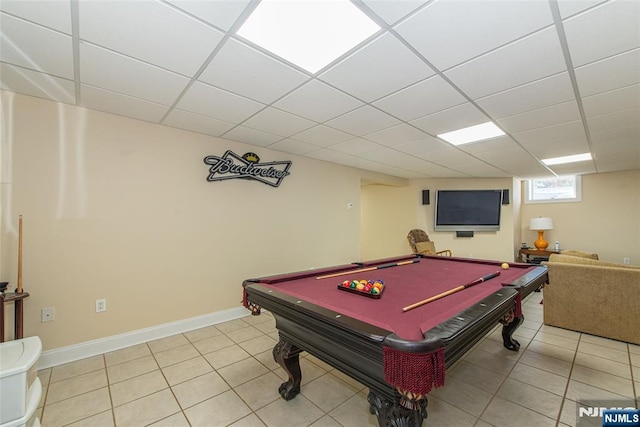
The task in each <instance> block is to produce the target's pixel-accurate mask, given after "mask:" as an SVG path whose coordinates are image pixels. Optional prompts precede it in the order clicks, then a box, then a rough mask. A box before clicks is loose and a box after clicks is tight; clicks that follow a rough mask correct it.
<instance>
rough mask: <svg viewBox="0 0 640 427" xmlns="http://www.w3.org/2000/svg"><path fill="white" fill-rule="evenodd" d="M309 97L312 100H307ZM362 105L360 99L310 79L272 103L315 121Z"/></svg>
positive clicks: (335, 115)
mask: <svg viewBox="0 0 640 427" xmlns="http://www.w3.org/2000/svg"><path fill="white" fill-rule="evenodd" d="M310 99H313V102H309V100H310ZM362 105H363V103H362V101H359V100H357V99H356V98H353V97H351V96H349V95H346V94H345V93H343V92H340V91H338V90H336V89H334V88H332V87H330V86H328V85H326V84H324V83H322V82H320V81H318V80H311V81H310V82H309V83H307V84H305V85H303V86H302V87H300V88H298V89H296V90H294V91H293V92H292V93H290V94H289V95H287V96H285V97H284V98H282V99H281V100H280V101H278V102H276V103H275V104H274V106H275V107H277V108H280V109H282V110H285V111H288V112H290V113H295V114H298V115H299V116H302V117H305V118H307V119H310V120H314V121H316V122H326V121H327V120H330V119H333V118H335V117H337V116H340V115H342V114H344V113H347V112H349V111H352V110H355V109H356V108H358V107H361V106H362Z"/></svg>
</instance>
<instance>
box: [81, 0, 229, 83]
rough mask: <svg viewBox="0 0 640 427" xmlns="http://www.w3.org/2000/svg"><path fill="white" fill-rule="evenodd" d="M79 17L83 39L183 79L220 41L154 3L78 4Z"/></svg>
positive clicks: (212, 32)
mask: <svg viewBox="0 0 640 427" xmlns="http://www.w3.org/2000/svg"><path fill="white" fill-rule="evenodd" d="M79 14H80V20H81V22H82V25H80V37H81V38H82V39H83V40H86V41H89V42H92V43H95V44H97V45H100V46H103V47H106V48H108V49H112V50H115V51H118V52H121V53H124V54H125V55H129V56H133V57H135V58H139V59H140V60H142V61H146V62H149V63H151V64H154V65H157V66H160V67H163V68H166V69H168V70H172V71H175V72H177V73H181V74H184V75H187V76H193V75H194V74H195V72H196V71H198V69H199V68H200V67H201V66H202V64H203V63H204V61H205V59H207V57H208V56H209V54H210V53H211V52H212V51H213V49H214V48H215V47H216V46H217V45H218V43H219V42H220V41H221V40H222V37H223V33H221V32H220V31H217V30H215V29H213V28H211V27H209V26H207V25H205V24H203V23H202V22H200V21H198V20H196V19H194V18H192V17H190V16H188V15H186V14H185V13H182V12H180V11H178V10H176V9H174V8H172V7H170V6H168V5H166V4H164V3H161V2H158V1H110V2H107V1H104V2H103V1H81V2H79ZM149 17H153V19H148V18H149ZM186 47H188V48H186Z"/></svg>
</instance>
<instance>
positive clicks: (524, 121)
mask: <svg viewBox="0 0 640 427" xmlns="http://www.w3.org/2000/svg"><path fill="white" fill-rule="evenodd" d="M576 120H580V111H579V110H578V104H577V103H576V102H575V101H569V102H563V103H562V104H556V105H552V106H551V107H546V108H541V109H539V110H534V111H528V112H526V113H522V114H517V115H515V116H511V117H505V118H504V119H500V120H498V124H499V125H500V126H501V127H502V129H504V130H505V131H507V132H509V133H516V132H523V131H525V130H530V129H536V128H541V127H547V126H553V125H557V124H560V123H563V122H572V121H576Z"/></svg>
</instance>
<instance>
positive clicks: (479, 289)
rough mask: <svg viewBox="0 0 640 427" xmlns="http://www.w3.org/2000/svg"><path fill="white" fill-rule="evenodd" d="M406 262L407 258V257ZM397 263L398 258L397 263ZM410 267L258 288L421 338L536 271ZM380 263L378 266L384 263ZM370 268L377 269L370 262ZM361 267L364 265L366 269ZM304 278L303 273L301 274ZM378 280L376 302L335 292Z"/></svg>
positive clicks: (442, 263)
mask: <svg viewBox="0 0 640 427" xmlns="http://www.w3.org/2000/svg"><path fill="white" fill-rule="evenodd" d="M407 259H412V258H411V257H408V258H407ZM397 260H398V261H399V262H402V261H403V259H401V258H399V259H397ZM416 261H417V262H415V263H413V264H407V265H401V266H397V267H391V268H383V269H377V270H373V271H365V272H361V271H355V272H353V273H351V274H348V275H341V276H336V277H330V278H324V279H318V278H317V277H318V276H321V275H325V274H330V273H332V272H338V271H348V270H353V269H355V268H357V266H355V265H346V266H340V267H336V268H334V269H332V270H326V271H318V272H316V275H313V276H309V277H298V278H293V277H294V276H295V274H294V275H283V276H274V277H272V278H264V279H261V284H262V285H264V286H266V287H269V288H272V289H273V290H276V291H278V292H281V293H284V294H287V295H290V296H292V297H295V298H300V299H302V300H304V301H306V302H308V303H311V304H315V305H317V306H319V307H323V308H326V309H328V310H332V311H334V312H336V313H340V314H341V315H345V316H349V317H352V318H354V319H358V320H360V321H362V322H366V323H368V324H371V325H374V326H377V327H379V328H382V329H385V330H388V331H390V332H394V333H395V334H396V335H397V336H399V337H400V338H402V339H405V340H421V339H423V337H424V334H425V333H426V332H427V331H428V330H430V329H431V328H433V327H435V326H437V325H438V324H440V323H442V322H444V321H445V320H447V319H450V318H452V317H454V316H455V315H456V314H458V313H460V312H462V311H463V310H465V309H467V308H469V307H470V306H472V305H473V304H476V303H478V302H479V301H481V300H482V299H483V298H485V297H487V296H489V295H491V294H493V293H495V292H497V291H500V290H501V289H502V288H503V287H504V286H508V285H510V284H512V283H513V282H514V281H515V280H516V279H518V278H519V277H521V276H523V275H525V274H526V273H527V272H529V271H530V270H532V269H533V268H535V266H532V265H529V264H520V263H509V266H510V267H509V268H508V269H506V270H505V269H502V267H501V263H500V262H497V261H485V260H476V259H473V260H470V259H464V258H452V257H438V256H427V257H424V258H419V259H417V260H416ZM385 262H388V260H381V261H380V262H379V263H378V264H385ZM372 265H376V263H375V262H374V263H373V264H372ZM369 266H370V265H365V266H364V267H365V268H366V267H369ZM495 272H499V273H500V275H499V276H497V277H494V278H493V279H490V280H487V281H486V282H483V283H481V284H478V285H476V286H473V287H470V288H467V289H464V290H462V291H460V292H457V293H454V294H451V295H449V296H446V297H444V298H442V299H439V300H436V301H433V302H430V303H428V304H425V305H422V306H420V307H417V308H414V309H412V310H409V311H406V312H403V311H402V308H403V307H406V306H409V305H411V304H413V303H416V302H418V301H421V300H424V299H426V298H429V297H432V296H434V295H437V294H440V293H442V292H445V291H448V290H450V289H452V288H455V287H458V286H461V285H464V284H467V283H469V282H472V281H474V280H476V279H479V278H481V277H483V276H486V275H488V274H491V273H495ZM302 276H304V275H302ZM363 279H365V280H368V279H372V280H375V279H381V280H383V281H384V284H385V289H384V291H383V293H382V295H381V296H380V298H379V299H373V298H368V297H366V296H363V295H358V294H353V293H349V292H344V291H341V290H339V289H338V285H341V284H342V282H343V281H345V280H363Z"/></svg>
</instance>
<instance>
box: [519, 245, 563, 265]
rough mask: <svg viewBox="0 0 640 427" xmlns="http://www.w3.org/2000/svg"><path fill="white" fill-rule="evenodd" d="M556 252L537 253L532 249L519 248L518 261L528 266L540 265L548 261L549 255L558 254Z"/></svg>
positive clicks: (536, 250)
mask: <svg viewBox="0 0 640 427" xmlns="http://www.w3.org/2000/svg"><path fill="white" fill-rule="evenodd" d="M559 253H560V252H558V251H539V250H538V249H533V248H526V249H525V248H521V249H520V250H518V261H520V262H526V263H528V264H540V261H549V257H550V256H551V254H559Z"/></svg>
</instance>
